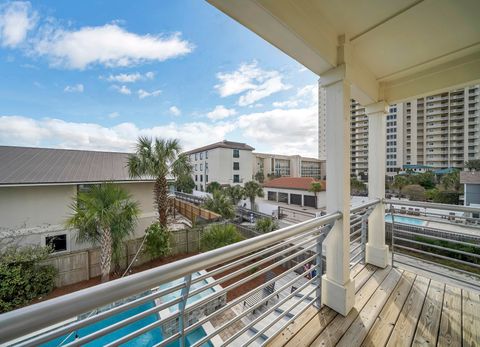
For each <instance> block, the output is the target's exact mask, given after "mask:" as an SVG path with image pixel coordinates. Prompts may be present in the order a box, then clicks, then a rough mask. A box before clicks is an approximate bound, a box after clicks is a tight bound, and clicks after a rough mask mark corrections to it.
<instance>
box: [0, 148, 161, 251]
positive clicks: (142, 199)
mask: <svg viewBox="0 0 480 347" xmlns="http://www.w3.org/2000/svg"><path fill="white" fill-rule="evenodd" d="M127 156H128V154H127V153H112V152H94V151H77V150H63V149H47V148H27V147H9V146H0V163H1V165H0V246H2V247H4V246H8V245H11V244H18V245H42V246H45V245H47V244H50V245H52V247H53V248H54V250H55V251H56V252H69V251H77V250H82V249H87V248H91V245H90V244H88V243H79V242H77V240H76V234H77V233H76V230H71V229H68V228H66V227H65V222H66V220H67V218H68V217H69V216H70V214H71V209H70V205H71V204H72V203H74V202H75V198H76V195H77V193H78V192H79V191H82V190H85V189H88V186H89V185H92V184H99V183H103V182H105V181H110V182H115V183H117V184H118V185H120V186H121V187H123V188H125V189H126V190H127V191H128V192H129V193H130V194H131V195H132V197H133V199H134V200H137V201H138V202H139V204H140V209H141V214H140V218H139V221H138V224H137V227H136V229H135V231H134V233H133V234H132V236H131V238H138V237H141V236H143V235H144V231H145V228H146V227H147V226H148V225H150V224H151V223H152V222H153V221H154V220H155V218H156V212H155V208H154V205H153V199H152V191H153V180H150V179H140V180H139V179H131V178H130V177H129V175H128V171H127V168H126V163H127V161H126V159H127Z"/></svg>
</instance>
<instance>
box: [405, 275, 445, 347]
mask: <svg viewBox="0 0 480 347" xmlns="http://www.w3.org/2000/svg"><path fill="white" fill-rule="evenodd" d="M444 291H445V284H444V283H440V282H437V281H433V280H432V281H431V282H430V287H429V288H428V292H427V297H426V299H425V303H424V304H423V309H422V313H420V319H419V320H418V325H417V331H416V332H415V337H414V338H413V344H412V346H436V345H437V337H438V327H439V325H440V317H441V314H442V302H443V294H444Z"/></svg>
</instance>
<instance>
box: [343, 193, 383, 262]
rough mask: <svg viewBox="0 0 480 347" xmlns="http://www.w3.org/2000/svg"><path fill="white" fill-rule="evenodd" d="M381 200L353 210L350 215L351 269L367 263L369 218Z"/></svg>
mask: <svg viewBox="0 0 480 347" xmlns="http://www.w3.org/2000/svg"><path fill="white" fill-rule="evenodd" d="M379 202H380V200H378V199H376V200H372V201H370V202H368V203H366V204H362V205H360V206H358V207H354V208H352V209H351V214H350V268H353V267H354V266H355V265H357V264H358V263H361V262H365V246H366V243H367V227H368V216H370V214H371V213H372V210H373V209H374V208H375V206H376V205H377V204H378V203H379Z"/></svg>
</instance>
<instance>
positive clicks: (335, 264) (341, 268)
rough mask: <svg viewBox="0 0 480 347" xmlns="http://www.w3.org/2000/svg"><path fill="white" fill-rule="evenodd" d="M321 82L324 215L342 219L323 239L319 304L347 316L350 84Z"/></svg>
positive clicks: (350, 288)
mask: <svg viewBox="0 0 480 347" xmlns="http://www.w3.org/2000/svg"><path fill="white" fill-rule="evenodd" d="M322 77H323V76H322ZM333 77H334V76H333ZM323 80H324V81H325V80H328V82H325V83H326V84H324V85H323V87H325V89H326V117H327V119H326V140H327V141H326V143H327V146H326V147H327V182H328V183H327V212H328V213H331V212H341V213H342V214H343V216H342V218H341V219H340V220H338V221H337V222H336V223H335V225H334V226H333V228H332V230H331V231H330V233H329V234H328V236H327V238H326V239H325V244H326V259H327V270H326V273H325V275H323V277H322V303H323V304H324V305H326V306H328V307H330V308H332V309H333V310H335V311H337V312H338V313H340V314H342V315H347V314H348V312H349V311H350V309H351V308H352V307H353V305H354V303H355V290H354V287H355V286H354V282H353V280H352V279H351V278H350V266H349V262H350V253H349V241H350V240H349V239H350V237H349V236H350V84H349V82H348V81H347V80H345V78H344V75H342V74H338V77H337V78H335V77H334V78H327V79H323Z"/></svg>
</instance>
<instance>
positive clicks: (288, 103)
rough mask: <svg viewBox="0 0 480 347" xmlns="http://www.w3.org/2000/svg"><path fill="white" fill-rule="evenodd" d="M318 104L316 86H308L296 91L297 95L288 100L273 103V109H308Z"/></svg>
mask: <svg viewBox="0 0 480 347" xmlns="http://www.w3.org/2000/svg"><path fill="white" fill-rule="evenodd" d="M317 104H318V86H317V85H316V84H309V85H306V86H304V87H302V88H299V89H298V90H297V93H296V94H295V95H294V96H293V97H291V98H290V99H288V100H285V101H275V102H273V103H272V105H273V107H281V108H293V107H299V106H304V107H309V106H314V105H317Z"/></svg>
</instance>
